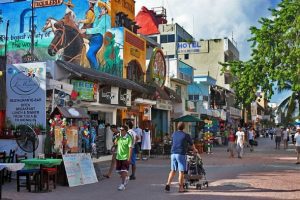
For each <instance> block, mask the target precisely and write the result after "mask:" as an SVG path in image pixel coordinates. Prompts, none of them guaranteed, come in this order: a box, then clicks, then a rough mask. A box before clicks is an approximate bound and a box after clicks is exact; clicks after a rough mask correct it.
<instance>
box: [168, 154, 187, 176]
mask: <svg viewBox="0 0 300 200" xmlns="http://www.w3.org/2000/svg"><path fill="white" fill-rule="evenodd" d="M186 168H187V166H186V155H181V154H171V170H172V171H180V172H184V171H186Z"/></svg>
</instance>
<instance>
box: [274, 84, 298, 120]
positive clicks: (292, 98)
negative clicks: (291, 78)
mask: <svg viewBox="0 0 300 200" xmlns="http://www.w3.org/2000/svg"><path fill="white" fill-rule="evenodd" d="M287 90H292V84H291V83H290V82H285V85H284V86H283V87H279V88H278V91H279V93H280V92H283V91H287ZM296 105H298V117H299V116H300V91H293V90H292V94H290V95H289V96H287V97H286V98H285V99H284V100H283V101H282V102H281V103H280V104H279V106H278V109H281V110H282V111H283V113H285V118H286V122H287V123H288V122H290V121H292V119H293V115H296V114H297V110H296V108H297V106H296Z"/></svg>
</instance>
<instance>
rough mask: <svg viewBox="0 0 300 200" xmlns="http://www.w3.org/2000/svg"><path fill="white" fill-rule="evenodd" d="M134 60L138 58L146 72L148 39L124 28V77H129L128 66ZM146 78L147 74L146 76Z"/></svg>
mask: <svg viewBox="0 0 300 200" xmlns="http://www.w3.org/2000/svg"><path fill="white" fill-rule="evenodd" d="M132 60H137V61H138V62H139V63H140V65H141V67H142V70H143V72H144V74H145V73H146V41H145V40H144V39H142V38H140V37H139V36H137V35H136V34H134V33H132V32H131V31H129V30H127V29H126V28H124V68H123V77H124V78H126V77H127V70H126V66H127V65H128V63H129V62H130V61H132ZM144 80H145V76H144Z"/></svg>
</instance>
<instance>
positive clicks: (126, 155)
mask: <svg viewBox="0 0 300 200" xmlns="http://www.w3.org/2000/svg"><path fill="white" fill-rule="evenodd" d="M127 130H128V128H127V126H121V128H120V131H121V133H120V136H119V137H117V138H116V141H115V144H116V145H117V156H116V171H117V172H118V173H119V174H120V176H121V184H120V185H119V187H118V190H120V191H123V190H125V188H126V185H127V184H128V180H129V178H128V170H129V164H130V161H131V157H132V137H131V136H130V135H129V133H128V132H127Z"/></svg>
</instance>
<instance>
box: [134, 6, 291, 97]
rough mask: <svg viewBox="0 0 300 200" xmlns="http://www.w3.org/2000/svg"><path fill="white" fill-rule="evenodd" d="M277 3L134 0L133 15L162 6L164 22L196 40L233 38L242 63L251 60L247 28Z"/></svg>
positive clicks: (285, 94)
mask: <svg viewBox="0 0 300 200" xmlns="http://www.w3.org/2000/svg"><path fill="white" fill-rule="evenodd" d="M279 2H281V0H188V1H183V0H155V1H153V0H152V1H150V0H136V13H138V11H139V10H140V9H141V7H142V6H145V7H147V8H148V9H151V8H153V7H159V6H164V7H165V8H166V9H167V19H168V21H169V22H170V23H171V19H172V18H173V19H174V23H175V22H176V23H178V24H180V25H181V26H183V27H184V28H185V29H186V30H187V31H188V32H189V33H191V34H192V35H193V36H194V38H195V39H196V40H199V39H213V38H224V37H228V38H230V39H231V38H232V36H233V38H234V41H236V42H237V47H238V50H239V52H240V59H241V60H243V61H245V60H248V59H249V58H250V56H251V50H250V43H248V42H247V40H248V39H249V38H250V37H251V34H250V31H249V28H250V27H251V26H256V27H259V23H258V20H259V19H260V18H261V17H270V16H271V13H270V11H269V10H268V8H275V7H276V6H277V4H278V3H279ZM287 95H288V92H283V93H281V94H276V95H274V96H273V98H272V99H271V102H280V101H281V100H282V99H283V97H285V96H287Z"/></svg>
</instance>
